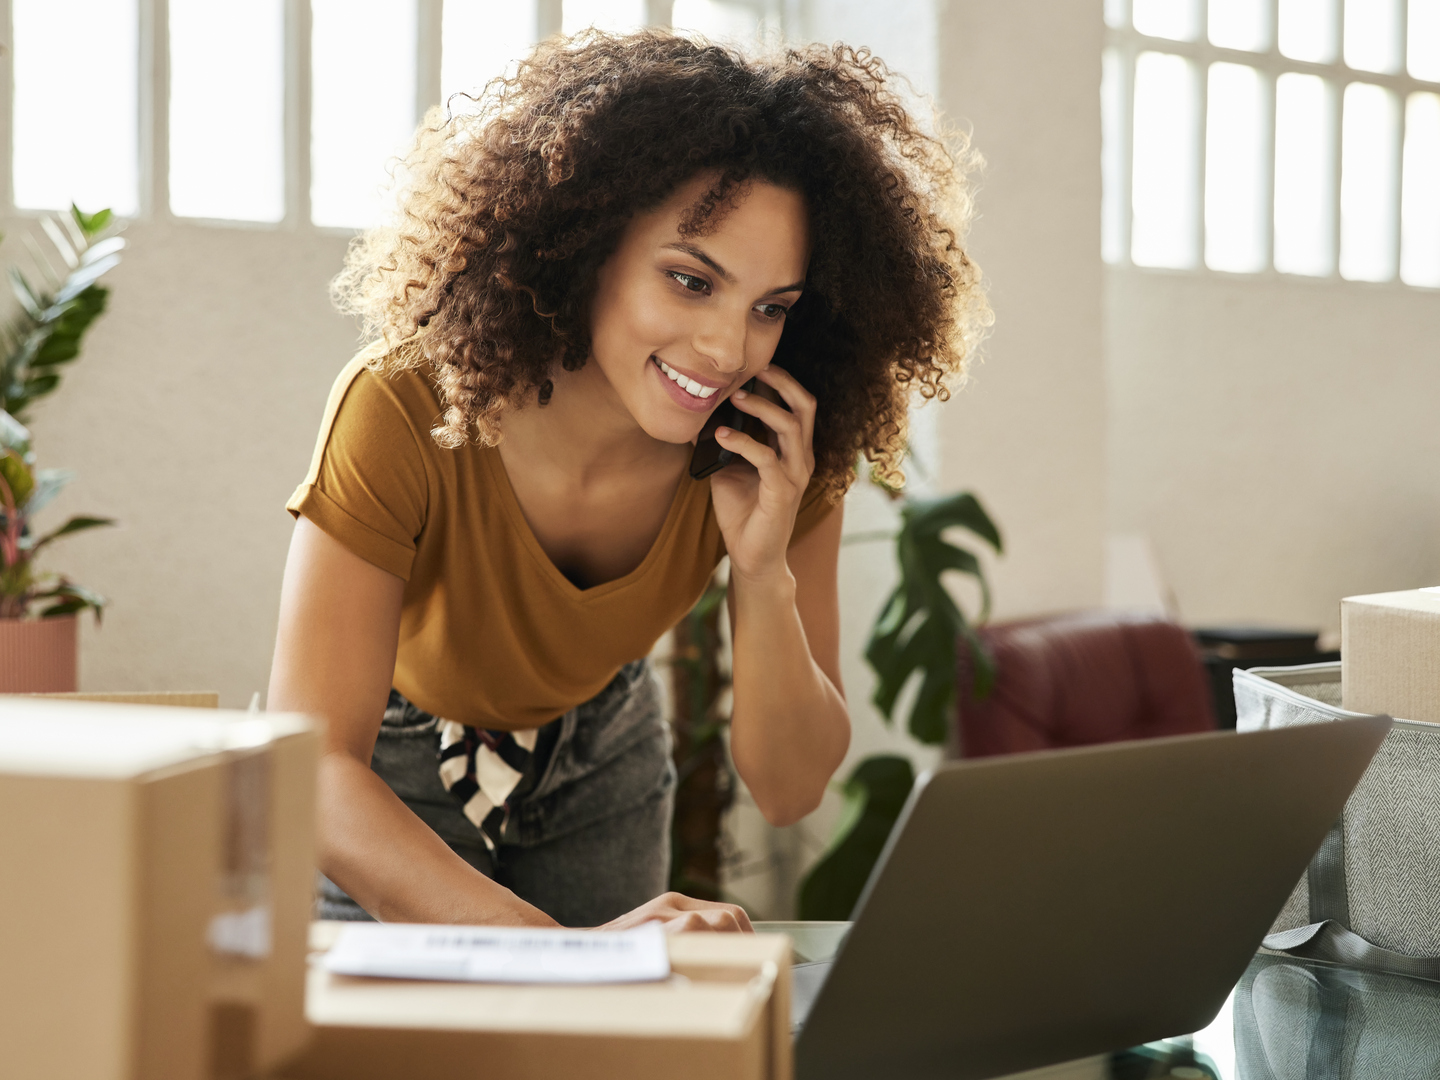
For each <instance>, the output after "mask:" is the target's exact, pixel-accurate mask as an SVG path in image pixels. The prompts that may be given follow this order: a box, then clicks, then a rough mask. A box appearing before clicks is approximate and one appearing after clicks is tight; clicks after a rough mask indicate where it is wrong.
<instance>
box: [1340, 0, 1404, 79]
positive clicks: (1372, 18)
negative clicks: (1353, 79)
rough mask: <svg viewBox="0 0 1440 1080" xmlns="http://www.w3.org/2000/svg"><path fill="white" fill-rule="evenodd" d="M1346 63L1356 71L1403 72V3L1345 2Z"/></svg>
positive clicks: (1380, 0)
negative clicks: (1401, 18)
mask: <svg viewBox="0 0 1440 1080" xmlns="http://www.w3.org/2000/svg"><path fill="white" fill-rule="evenodd" d="M1345 63H1347V64H1349V65H1350V66H1351V67H1352V68H1354V69H1355V70H1357V71H1383V72H1394V71H1399V70H1400V0H1345Z"/></svg>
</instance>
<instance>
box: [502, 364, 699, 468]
mask: <svg viewBox="0 0 1440 1080" xmlns="http://www.w3.org/2000/svg"><path fill="white" fill-rule="evenodd" d="M552 383H553V385H554V389H553V391H552V393H551V395H550V400H549V402H548V403H547V404H545V405H537V404H535V403H533V402H532V403H531V404H529V405H527V406H526V407H525V408H522V409H517V410H515V411H514V412H512V413H510V414H509V415H507V416H506V417H505V420H504V433H505V438H504V442H503V443H502V447H503V451H502V452H503V454H504V456H505V458H506V459H507V461H508V460H509V459H512V458H520V457H523V458H524V459H525V460H526V461H527V462H528V463H529V464H530V465H531V467H534V466H536V465H541V466H542V467H543V468H544V469H545V470H546V471H547V472H549V471H551V470H554V471H555V472H559V473H563V474H566V475H567V476H568V477H569V478H570V479H571V480H572V481H573V482H575V483H578V484H586V483H590V482H593V481H595V480H597V479H600V478H602V477H605V476H607V475H613V474H614V473H616V472H631V471H635V470H641V471H648V470H652V469H655V468H657V467H659V468H662V469H664V470H666V471H669V469H671V468H673V467H674V466H673V462H674V461H675V460H677V459H680V458H686V459H688V457H689V448H688V447H680V446H675V445H672V444H670V443H666V442H661V441H660V440H659V439H656V438H654V437H652V436H651V435H649V434H647V433H646V432H645V430H644V429H643V428H642V427H640V425H639V424H637V423H636V422H635V418H634V417H633V416H631V415H630V411H629V410H628V409H626V408H625V406H624V404H623V403H622V402H621V401H620V397H619V395H618V394H616V393H615V390H614V388H613V387H612V386H611V385H610V382H609V380H608V379H606V378H605V375H604V373H603V372H602V371H601V370H600V365H598V364H596V363H593V362H591V363H588V364H586V365H585V366H584V367H582V368H581V369H580V370H579V371H565V370H563V369H560V368H557V369H556V371H555V373H554V375H553V376H552Z"/></svg>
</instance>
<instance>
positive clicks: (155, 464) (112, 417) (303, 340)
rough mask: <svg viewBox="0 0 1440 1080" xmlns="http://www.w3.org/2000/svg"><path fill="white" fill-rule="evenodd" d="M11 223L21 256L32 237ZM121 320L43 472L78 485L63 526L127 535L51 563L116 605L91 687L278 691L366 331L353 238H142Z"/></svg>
mask: <svg viewBox="0 0 1440 1080" xmlns="http://www.w3.org/2000/svg"><path fill="white" fill-rule="evenodd" d="M27 224H28V225H29V227H33V224H31V223H27V222H25V221H23V220H11V221H7V222H5V224H4V231H5V233H6V235H7V236H8V237H9V238H10V239H9V241H8V242H7V244H6V245H5V249H4V251H5V253H8V258H9V259H11V260H14V259H16V258H17V257H18V256H17V252H18V251H19V250H20V241H19V236H18V232H19V231H20V230H22V229H24V228H26V227H27ZM126 236H127V239H128V241H129V247H128V249H127V251H126V253H125V259H124V261H123V262H122V263H121V264H120V266H119V267H118V268H117V269H116V270H115V271H114V272H113V273H112V274H111V275H110V277H109V278H107V283H108V284H109V285H110V286H111V289H112V291H111V296H110V310H109V311H108V312H107V313H106V314H105V315H103V316H102V317H101V319H100V321H99V322H98V323H96V325H95V327H94V328H93V329H92V330H91V332H90V337H89V339H88V340H87V342H86V345H85V349H84V351H83V353H82V354H81V357H80V359H79V360H78V361H76V362H75V363H74V364H73V365H72V366H71V367H70V368H69V369H68V371H67V372H66V375H65V381H64V383H63V385H62V386H61V388H60V389H59V390H58V391H57V392H56V393H55V394H54V395H53V396H51V397H50V398H48V399H46V400H45V401H43V402H42V403H41V404H39V405H38V406H37V407H36V409H35V417H34V423H33V428H34V433H35V444H36V450H37V455H38V457H39V463H40V464H41V465H42V466H63V467H68V468H71V469H74V470H75V471H76V472H77V474H78V478H77V479H76V481H75V482H74V483H73V484H72V485H71V486H70V487H69V488H68V489H67V490H66V491H65V493H64V494H63V495H62V496H61V497H60V498H59V499H58V500H56V502H55V503H54V504H52V506H51V507H50V508H48V509H47V510H46V511H45V513H46V515H48V517H49V519H50V520H51V521H58V520H60V519H61V518H62V517H64V516H68V515H70V514H73V513H95V514H103V515H108V516H112V517H114V518H116V519H118V520H119V522H120V525H119V527H118V528H115V529H106V530H96V531H94V532H91V533H85V534H81V535H78V536H76V537H74V538H70V539H65V540H62V541H60V542H58V543H57V544H56V545H55V546H54V547H53V548H52V549H51V553H50V554H49V555H48V557H47V558H46V560H45V565H46V566H47V567H49V568H51V569H55V570H61V571H64V572H65V573H67V574H69V575H70V576H71V577H73V578H74V579H75V580H77V581H80V582H82V583H83V584H86V585H89V586H91V587H92V588H95V589H98V590H99V591H100V592H102V593H104V594H105V595H106V596H108V597H109V598H110V600H111V607H110V608H109V609H108V610H107V612H106V614H105V619H104V623H103V625H102V626H101V627H100V628H98V629H96V628H95V627H94V626H93V624H92V622H91V620H90V619H89V618H88V616H87V617H86V619H85V622H84V624H83V625H84V632H83V636H82V641H81V676H80V679H81V688H82V689H85V690H166V689H173V690H218V691H219V692H220V695H221V703H222V704H223V705H226V706H237V707H239V706H244V705H245V704H246V703H248V701H249V700H250V695H251V694H252V693H253V692H254V691H256V690H258V691H261V694H262V699H263V694H264V691H265V687H266V682H267V679H268V676H269V669H270V653H271V650H272V647H273V644H274V640H275V620H276V615H277V612H278V606H279V588H280V576H281V572H282V569H283V566H284V559H285V550H286V546H287V544H288V542H289V536H290V527H291V522H290V516H289V515H288V514H287V513H286V512H285V509H284V504H285V500H286V499H287V498H288V497H289V495H290V492H291V491H292V490H293V489H294V487H295V485H296V484H298V483H299V482H300V480H301V479H302V478H303V477H304V474H305V470H306V468H307V466H308V464H309V461H310V452H311V449H312V447H313V446H314V440H315V433H316V430H317V428H318V426H319V422H320V414H321V410H322V409H323V406H324V403H325V396H326V393H327V392H328V390H329V387H330V382H331V380H332V379H333V378H334V376H335V374H336V373H337V372H338V371H339V369H340V367H341V366H342V365H343V364H344V363H345V361H346V360H347V359H348V358H349V356H350V355H351V353H352V351H353V344H354V341H355V331H354V328H353V327H352V326H351V325H350V324H349V323H348V322H347V321H346V320H345V319H342V318H341V317H340V316H339V315H337V314H336V313H335V312H334V311H333V310H332V309H331V307H330V303H329V299H328V297H327V294H326V286H327V283H328V281H329V279H330V277H331V276H332V275H333V274H334V273H335V271H336V270H337V269H338V268H339V265H340V260H341V258H342V256H343V254H344V248H345V241H344V240H343V239H342V238H340V237H335V236H326V235H323V234H317V233H315V232H313V231H311V232H307V233H305V234H303V235H302V234H297V233H293V232H288V231H284V230H275V229H246V228H224V227H207V226H202V225H192V224H185V223H170V224H156V223H137V224H134V225H132V226H131V227H130V228H129V229H128V231H127V233H126Z"/></svg>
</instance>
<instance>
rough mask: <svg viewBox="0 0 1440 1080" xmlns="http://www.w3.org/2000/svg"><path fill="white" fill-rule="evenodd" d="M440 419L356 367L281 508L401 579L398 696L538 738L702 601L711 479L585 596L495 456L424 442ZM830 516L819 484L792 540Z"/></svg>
mask: <svg viewBox="0 0 1440 1080" xmlns="http://www.w3.org/2000/svg"><path fill="white" fill-rule="evenodd" d="M440 413H441V405H440V399H439V396H438V394H437V392H436V390H435V388H434V386H433V385H432V384H431V382H430V380H429V379H428V378H427V377H426V376H425V375H424V374H422V373H420V372H415V371H408V372H403V373H400V374H397V375H394V376H382V375H378V374H376V373H375V372H373V371H371V370H370V369H368V368H366V367H365V366H364V364H363V362H361V360H360V359H358V358H357V359H356V360H352V361H351V362H350V363H349V364H348V365H347V366H346V367H345V370H344V371H343V372H341V374H340V377H339V378H338V379H337V380H336V381H335V386H334V388H333V389H332V390H331V392H330V401H329V404H328V405H327V406H326V409H325V418H324V421H323V422H322V424H321V426H320V438H319V442H318V443H317V445H316V447H315V457H314V460H313V461H312V463H311V465H310V472H309V473H308V475H307V476H306V477H305V482H304V483H302V484H301V485H300V487H299V488H297V489H296V491H295V494H294V495H293V496H291V498H290V501H289V503H287V504H286V508H287V509H288V510H289V511H290V512H291V513H292V514H294V515H295V516H297V517H298V516H300V515H302V514H303V515H304V516H305V517H307V518H308V519H310V521H312V522H314V523H315V524H316V525H317V526H319V527H320V528H321V529H323V530H324V531H325V532H326V533H328V534H329V535H330V536H332V537H334V538H335V539H336V540H338V541H339V542H340V543H341V544H343V545H344V546H345V547H346V548H347V549H349V550H350V551H352V552H354V553H355V554H356V555H359V556H360V557H361V558H362V559H365V560H366V561H367V562H371V563H374V564H375V565H376V566H378V567H380V568H381V569H383V570H388V571H389V572H390V573H392V574H395V575H396V576H397V577H400V578H403V579H404V580H405V594H404V597H405V598H404V607H403V609H402V612H401V616H400V642H399V653H398V655H397V657H396V661H395V675H394V686H395V688H396V689H397V690H399V691H400V692H401V693H402V694H404V695H405V696H406V697H407V698H408V699H409V700H410V701H412V702H414V703H415V704H416V705H418V706H419V707H420V708H422V709H424V710H425V711H426V712H428V713H431V714H433V715H435V716H443V717H445V718H446V719H449V720H456V721H459V722H460V723H463V724H469V725H474V726H477V727H487V728H496V729H502V730H521V729H524V728H533V727H539V726H540V725H542V724H545V723H548V722H549V721H551V720H553V719H555V718H556V717H557V716H560V715H562V714H563V713H565V712H566V711H568V710H569V709H572V708H574V707H575V706H576V705H579V704H580V703H581V702H584V701H588V700H589V699H590V698H592V697H594V696H595V695H596V694H598V693H599V692H600V691H601V690H602V689H604V688H605V686H606V685H607V684H608V683H609V682H610V680H611V679H612V678H614V677H615V674H616V673H617V672H618V671H619V670H620V668H621V667H622V666H623V665H625V664H627V663H629V662H630V661H631V660H635V659H638V658H640V657H642V656H645V655H646V654H647V653H649V652H650V650H651V649H652V648H653V647H654V645H655V642H656V641H658V640H659V639H660V636H661V635H662V634H664V633H665V632H666V631H667V630H669V629H670V628H671V627H672V626H674V625H675V624H676V623H677V622H679V621H680V619H681V617H682V616H684V614H685V613H686V612H687V611H689V610H690V608H691V607H692V606H694V604H695V601H696V600H698V599H699V598H700V595H701V594H702V593H703V592H704V590H705V584H706V582H707V581H708V580H709V577H710V574H711V573H712V572H713V571H714V569H715V566H716V564H718V563H719V561H720V559H721V557H722V556H723V555H724V554H725V545H724V542H723V540H722V539H721V536H720V528H719V526H718V524H717V523H716V521H715V513H714V510H713V508H712V507H711V505H710V481H709V480H708V479H706V480H698V481H697V480H692V479H690V477H689V475H688V474H686V475H685V476H683V477H682V479H681V481H680V486H679V488H678V489H677V490H676V492H675V501H674V503H673V504H672V505H671V507H670V512H669V515H668V516H667V517H666V519H665V524H664V525H663V526H662V527H661V530H660V535H659V536H658V537H657V538H656V540H655V543H654V546H653V547H652V548H651V549H650V552H649V553H648V554H647V555H646V556H645V559H644V561H643V562H641V563H640V565H639V566H637V567H636V568H635V569H634V570H632V571H631V572H630V573H628V574H626V575H625V576H624V577H621V578H617V579H616V580H614V581H609V582H606V583H605V584H603V585H597V586H595V587H593V588H589V589H581V588H578V587H577V586H576V585H575V584H573V583H572V582H571V581H570V580H569V579H568V578H566V577H565V576H564V575H563V574H562V573H561V572H560V571H559V570H558V569H556V567H555V565H554V563H552V562H551V561H550V559H549V557H548V556H546V554H545V552H544V550H543V549H542V548H541V547H540V544H539V542H538V541H537V540H536V539H535V535H534V533H532V532H531V531H530V527H529V525H528V524H527V523H526V521H525V518H524V516H523V515H522V513H521V511H520V504H519V503H518V502H517V501H516V499H515V494H514V492H513V491H512V489H511V487H510V481H509V478H508V477H507V476H506V474H505V466H504V464H503V462H502V461H501V458H500V452H499V451H498V450H497V449H495V448H493V447H490V448H487V447H481V446H475V445H466V446H463V447H460V448H459V449H454V450H449V449H445V448H444V447H441V446H439V445H437V444H436V442H435V440H434V439H432V438H431V437H430V429H431V428H432V427H433V426H434V424H435V421H436V419H437V418H438V417H439V415H440ZM831 509H832V507H831V505H830V503H829V502H828V500H827V499H826V498H825V497H824V494H823V492H821V491H820V490H819V489H818V488H817V487H816V486H815V485H813V484H812V485H811V487H810V489H809V490H808V491H806V493H805V497H804V500H803V502H802V504H801V507H800V511H799V514H798V516H797V518H796V522H795V530H794V533H793V536H792V541H791V542H792V543H793V542H794V539H796V538H798V537H800V536H801V535H803V534H804V533H806V532H808V531H809V530H810V529H812V528H813V527H814V526H815V525H816V524H817V523H818V522H819V521H820V520H821V519H822V518H824V517H825V516H826V514H827V513H829V511H830V510H831Z"/></svg>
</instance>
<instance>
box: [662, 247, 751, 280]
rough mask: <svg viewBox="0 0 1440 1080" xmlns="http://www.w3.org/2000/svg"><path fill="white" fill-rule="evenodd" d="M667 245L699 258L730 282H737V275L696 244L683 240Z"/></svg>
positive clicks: (693, 257)
mask: <svg viewBox="0 0 1440 1080" xmlns="http://www.w3.org/2000/svg"><path fill="white" fill-rule="evenodd" d="M665 247H667V248H669V249H670V250H672V251H683V252H684V253H685V254H686V255H689V256H690V257H691V258H692V259H699V260H700V261H701V262H702V263H704V264H705V265H706V266H708V267H710V269H711V270H714V271H715V273H717V274H719V275H720V277H721V278H722V279H723V280H725V281H728V282H730V283H731V284H732V285H733V284H734V283H735V277H734V275H732V274H731V273H730V271H729V270H726V269H725V268H724V267H723V266H721V265H720V264H719V263H718V262H716V261H715V260H714V259H712V258H711V257H710V256H709V255H706V254H705V252H704V251H702V250H701V249H700V248H698V247H696V246H695V245H694V244H687V243H685V242H683V241H676V242H675V243H673V244H666V245H665Z"/></svg>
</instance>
